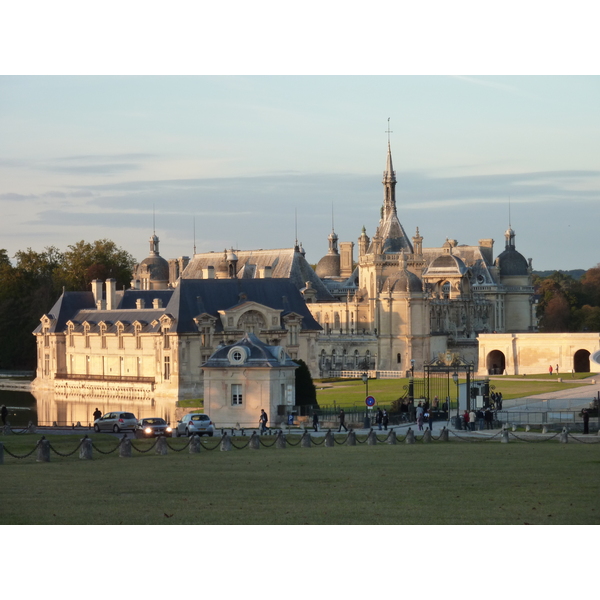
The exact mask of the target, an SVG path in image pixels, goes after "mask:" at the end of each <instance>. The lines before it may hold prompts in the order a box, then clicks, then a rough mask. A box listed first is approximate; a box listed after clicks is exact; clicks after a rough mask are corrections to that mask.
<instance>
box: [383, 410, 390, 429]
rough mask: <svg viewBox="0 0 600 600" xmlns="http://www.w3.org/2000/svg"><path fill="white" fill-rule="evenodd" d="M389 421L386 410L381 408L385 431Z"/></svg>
mask: <svg viewBox="0 0 600 600" xmlns="http://www.w3.org/2000/svg"><path fill="white" fill-rule="evenodd" d="M389 422H390V418H389V416H388V413H387V410H385V408H384V409H383V428H384V430H385V431H387V426H388V423H389Z"/></svg>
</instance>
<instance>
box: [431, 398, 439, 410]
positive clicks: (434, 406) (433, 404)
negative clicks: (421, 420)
mask: <svg viewBox="0 0 600 600" xmlns="http://www.w3.org/2000/svg"><path fill="white" fill-rule="evenodd" d="M439 405H440V401H439V399H438V397H437V396H435V397H434V399H433V403H432V406H433V410H437V409H438V406H439Z"/></svg>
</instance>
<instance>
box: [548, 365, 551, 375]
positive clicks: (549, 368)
mask: <svg viewBox="0 0 600 600" xmlns="http://www.w3.org/2000/svg"><path fill="white" fill-rule="evenodd" d="M548 373H550V375H552V365H550V366H549V367H548Z"/></svg>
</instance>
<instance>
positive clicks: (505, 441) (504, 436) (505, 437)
mask: <svg viewBox="0 0 600 600" xmlns="http://www.w3.org/2000/svg"><path fill="white" fill-rule="evenodd" d="M500 441H501V442H502V443H503V444H508V429H503V430H502V439H501V440H500Z"/></svg>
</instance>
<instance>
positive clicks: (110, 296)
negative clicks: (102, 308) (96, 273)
mask: <svg viewBox="0 0 600 600" xmlns="http://www.w3.org/2000/svg"><path fill="white" fill-rule="evenodd" d="M116 308H117V280H116V279H107V280H106V310H115V309H116Z"/></svg>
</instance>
